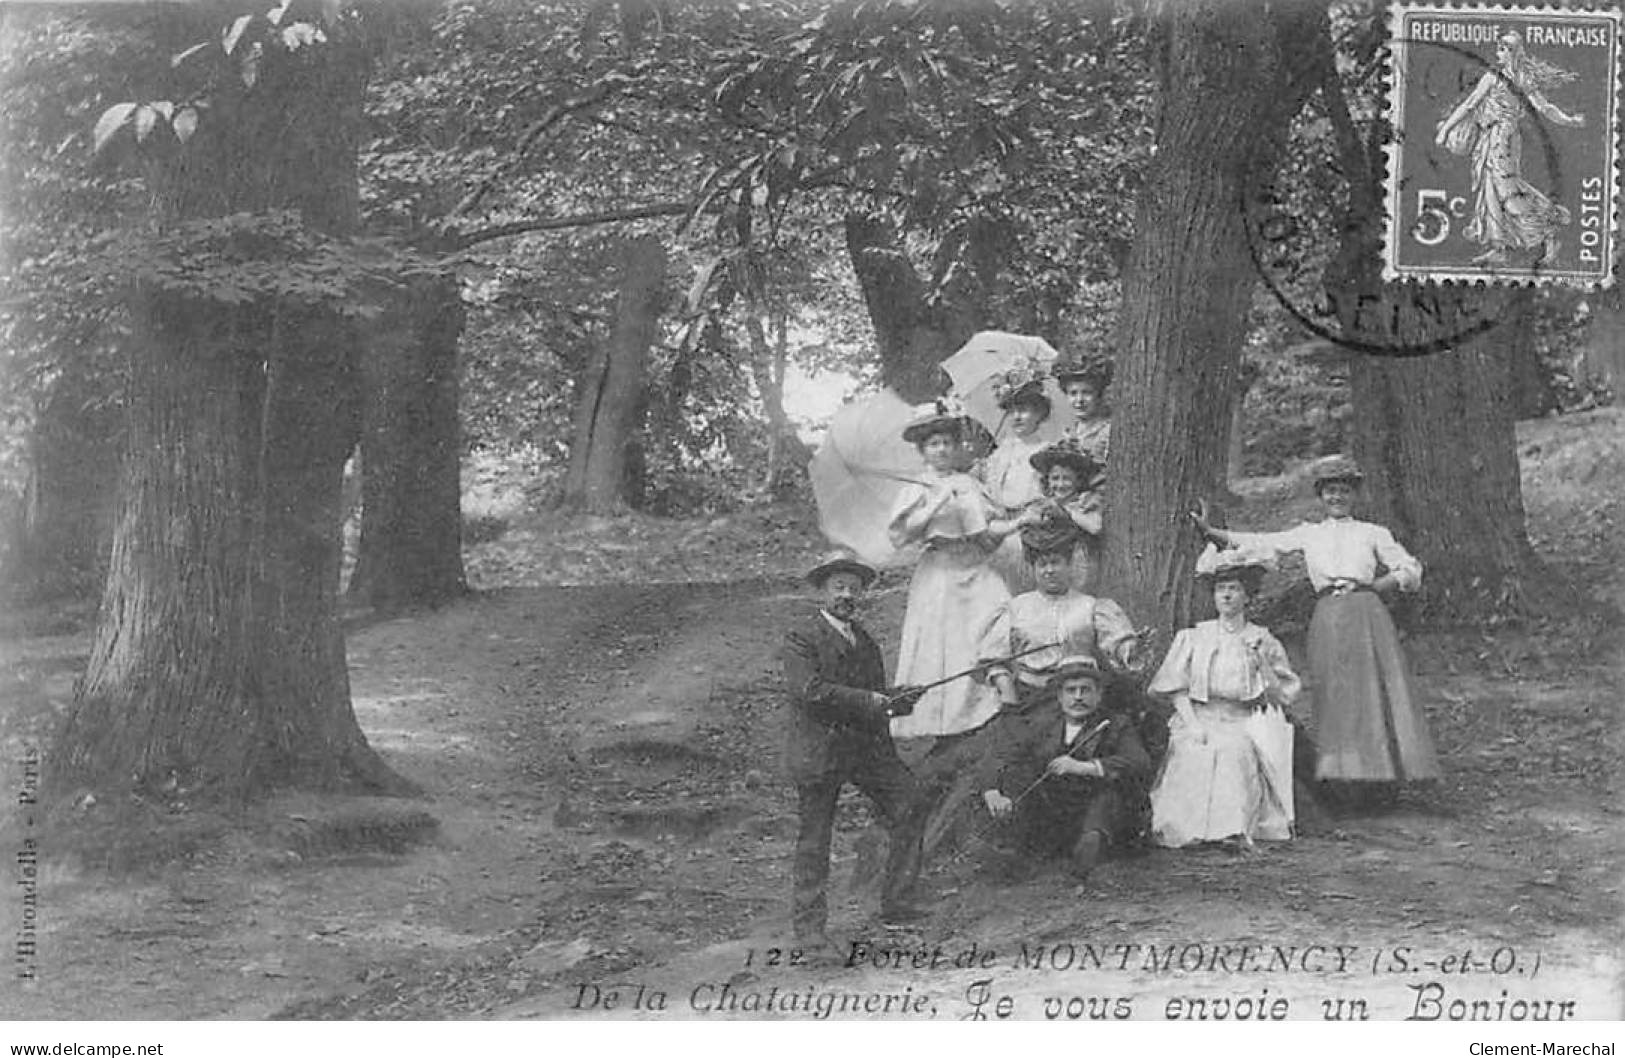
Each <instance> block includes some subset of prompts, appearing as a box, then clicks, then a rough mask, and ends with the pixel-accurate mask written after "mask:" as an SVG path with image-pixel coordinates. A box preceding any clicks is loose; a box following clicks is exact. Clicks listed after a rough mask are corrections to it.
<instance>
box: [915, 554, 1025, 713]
mask: <svg viewBox="0 0 1625 1058" xmlns="http://www.w3.org/2000/svg"><path fill="white" fill-rule="evenodd" d="M1009 597H1010V593H1009V592H1008V591H1007V590H1006V589H1005V586H1004V581H1003V580H1002V579H1000V577H999V575H998V574H997V573H995V572H994V571H993V567H992V566H990V565H989V564H988V552H987V551H986V550H985V549H983V548H982V547H981V546H980V545H978V544H975V543H972V542H970V541H952V542H950V541H939V542H937V543H934V544H932V545H931V546H930V547H929V548H927V549H926V552H925V554H924V556H922V557H921V559H920V564H919V565H918V566H916V567H915V568H914V579H913V580H912V581H910V582H909V586H908V609H907V610H906V611H905V612H904V614H903V635H902V642H901V644H900V646H899V647H898V651H897V675H896V681H897V683H898V684H900V685H909V684H912V685H915V686H918V685H920V684H924V683H934V682H935V681H937V680H940V679H942V678H943V677H944V676H948V675H951V674H953V673H955V672H959V671H962V670H964V669H967V668H970V667H971V666H972V665H974V664H976V652H977V645H978V644H977V634H978V632H979V631H980V630H981V627H982V625H983V624H985V623H986V622H987V619H988V618H989V617H991V616H992V614H993V611H994V610H996V609H998V607H999V605H1000V604H1001V603H1003V602H1004V601H1005V600H1006V599H1008V598H1009ZM998 711H999V696H998V692H997V691H995V690H994V689H993V688H992V687H990V686H988V685H987V684H986V683H983V682H982V681H980V680H977V679H973V678H971V677H965V678H964V679H958V680H954V681H953V682H952V683H947V684H944V685H943V686H941V687H935V688H933V689H931V690H930V691H927V692H926V694H925V697H923V698H921V699H920V701H919V704H917V705H916V706H915V707H914V712H913V713H912V714H910V715H909V716H900V717H897V718H896V719H894V720H892V722H891V731H892V736H893V737H894V738H916V737H919V736H923V735H930V736H940V735H957V734H959V733H960V732H962V731H970V730H972V729H973V728H978V727H981V726H982V725H983V724H984V723H986V722H987V721H988V720H989V719H990V718H991V717H992V716H993V714H995V713H997V712H998Z"/></svg>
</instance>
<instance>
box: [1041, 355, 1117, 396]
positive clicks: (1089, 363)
mask: <svg viewBox="0 0 1625 1058" xmlns="http://www.w3.org/2000/svg"><path fill="white" fill-rule="evenodd" d="M1050 373H1051V374H1053V375H1054V376H1055V381H1056V382H1059V383H1060V384H1061V385H1062V386H1065V385H1066V384H1067V383H1068V382H1073V381H1080V382H1087V383H1089V384H1090V385H1091V386H1093V387H1095V388H1096V389H1097V390H1098V389H1105V388H1106V387H1107V386H1109V385H1111V382H1112V362H1111V361H1110V360H1101V359H1093V358H1091V359H1082V358H1079V359H1076V360H1057V361H1056V362H1055V366H1054V367H1052V368H1050Z"/></svg>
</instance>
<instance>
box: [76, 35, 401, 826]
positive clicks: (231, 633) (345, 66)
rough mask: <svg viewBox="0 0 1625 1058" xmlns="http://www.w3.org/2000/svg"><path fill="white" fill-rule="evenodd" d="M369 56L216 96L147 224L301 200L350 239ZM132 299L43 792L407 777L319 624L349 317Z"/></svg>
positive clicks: (329, 610) (381, 787) (148, 295)
mask: <svg viewBox="0 0 1625 1058" xmlns="http://www.w3.org/2000/svg"><path fill="white" fill-rule="evenodd" d="M208 33H216V34H217V33H218V26H216V25H210V24H205V26H200V27H198V28H197V34H198V36H199V37H206V35H207V34H208ZM365 70H366V64H365V62H364V61H363V59H362V57H361V56H360V55H358V54H354V53H352V52H350V51H349V50H348V49H347V48H345V47H343V46H340V45H337V44H335V45H331V46H329V47H328V48H326V49H324V50H322V51H321V52H320V58H319V59H318V58H317V57H316V53H314V52H310V53H307V54H306V56H305V57H304V58H303V60H302V61H300V62H298V63H292V62H289V63H286V64H284V63H279V62H275V61H269V57H268V61H266V62H265V63H263V64H262V67H261V70H260V77H259V82H258V84H257V85H256V87H255V90H254V92H253V93H248V94H244V95H239V96H236V97H227V96H220V97H218V98H217V99H216V101H215V106H214V107H212V108H211V112H210V114H209V115H208V117H207V118H206V119H205V121H204V122H203V123H202V124H200V126H199V128H198V130H197V133H196V135H195V136H194V137H193V138H192V140H191V141H190V142H189V143H188V144H187V145H186V149H185V150H184V151H181V152H179V153H178V154H176V155H175V156H174V157H173V159H172V160H171V161H169V162H167V163H164V164H161V165H160V166H157V167H155V169H156V171H155V175H154V178H153V181H154V190H155V203H156V208H157V209H158V210H159V211H160V217H161V218H162V219H163V220H165V221H170V220H176V219H182V220H184V219H192V218H202V217H212V216H219V215H222V214H226V213H239V212H249V213H253V212H258V211H263V210H268V209H279V208H280V209H296V210H298V211H300V212H301V213H302V214H303V216H304V219H305V221H306V223H307V224H309V225H311V226H312V227H314V228H317V229H320V230H323V231H326V232H329V233H343V232H348V231H353V230H355V224H356V187H357V185H356V173H355V150H356V131H357V129H358V128H359V123H360V106H361V98H362V90H363V87H364V84H365V79H366V75H365ZM132 310H133V315H134V320H135V335H134V338H133V340H132V342H131V351H130V393H131V396H130V412H129V421H128V435H127V436H128V438H129V448H128V452H127V455H126V457H125V459H124V463H123V468H122V475H121V480H120V485H119V498H118V516H117V522H116V525H115V528H114V534H113V545H112V553H111V559H110V569H109V575H108V580H107V587H106V590H105V593H104V595H103V599H102V607H101V613H100V617H99V620H98V623H97V628H96V632H95V636H94V639H93V643H92V647H91V654H90V661H89V666H88V668H87V670H86V673H85V677H84V679H83V681H82V684H81V686H80V689H79V692H78V694H77V696H76V698H75V701H74V705H73V708H72V709H71V711H70V714H69V716H68V718H67V721H66V722H65V724H64V727H63V729H62V731H61V733H60V735H59V737H58V740H57V742H56V744H55V747H54V750H53V753H52V755H51V759H50V761H49V762H48V769H49V770H48V772H47V777H46V781H47V783H48V784H50V786H51V787H53V788H55V789H56V790H57V791H58V792H59V793H71V792H75V791H78V790H82V789H90V790H94V791H96V792H98V793H99V794H102V795H106V794H108V793H116V792H117V791H120V790H125V789H131V788H137V789H141V790H144V791H146V792H147V793H148V794H149V796H150V795H157V796H163V797H170V798H182V797H184V798H186V799H187V800H189V801H190V800H198V799H205V800H213V801H236V800H240V799H243V798H246V797H249V796H252V795H254V794H256V793H259V792H262V791H265V790H267V789H270V788H275V787H281V786H289V785H293V786H302V787H308V788H318V789H338V788H343V789H365V790H373V791H385V792H391V791H404V790H405V789H406V788H407V787H406V784H405V783H404V782H403V781H402V780H400V779H399V778H398V777H397V776H395V775H394V773H393V772H391V771H390V770H389V769H388V768H387V767H386V766H385V765H384V764H383V762H382V761H381V760H380V759H379V758H378V757H377V756H376V755H375V753H374V752H373V751H372V749H371V748H370V747H369V746H368V745H367V741H366V739H365V737H364V736H363V735H362V732H361V729H360V727H359V725H358V724H357V722H356V719H355V714H354V712H353V710H352V707H351V702H350V690H349V676H348V672H347V670H346V666H345V657H344V641H343V636H342V632H341V630H340V627H339V624H338V621H337V619H336V605H337V594H338V574H339V561H340V548H339V519H340V508H341V500H340V479H341V474H342V468H343V464H344V460H345V458H346V456H347V455H348V454H349V452H350V451H351V450H352V449H353V448H354V447H355V444H356V442H357V440H358V435H359V432H360V429H359V428H360V401H359V384H358V382H359V380H358V375H359V362H358V360H359V355H358V341H359V340H358V335H357V333H356V328H355V326H354V324H353V323H352V322H350V321H348V320H346V319H344V318H342V317H340V316H337V315H335V314H332V313H330V312H327V311H325V310H316V309H311V308H308V307H302V306H299V305H297V304H293V303H289V302H286V301H278V302H275V303H266V302H260V303H255V304H248V305H234V304H228V303H225V302H220V301H214V300H203V299H201V298H198V297H195V296H191V295H183V294H178V293H174V292H167V291H162V290H157V289H150V288H148V289H143V290H140V291H138V293H137V295H136V297H135V298H134V301H133V304H132ZM104 799H105V796H104Z"/></svg>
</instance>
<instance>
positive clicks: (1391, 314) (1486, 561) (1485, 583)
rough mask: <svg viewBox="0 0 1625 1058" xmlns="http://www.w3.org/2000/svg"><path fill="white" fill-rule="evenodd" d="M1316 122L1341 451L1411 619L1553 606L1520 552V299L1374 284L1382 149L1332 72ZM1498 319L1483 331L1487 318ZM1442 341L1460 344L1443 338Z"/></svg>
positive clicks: (1534, 560)
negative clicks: (1335, 163)
mask: <svg viewBox="0 0 1625 1058" xmlns="http://www.w3.org/2000/svg"><path fill="white" fill-rule="evenodd" d="M1322 72H1323V74H1324V75H1325V79H1324V82H1323V83H1324V85H1325V86H1326V87H1325V97H1326V100H1327V106H1328V113H1329V114H1330V115H1331V118H1332V124H1333V127H1334V129H1335V130H1336V133H1337V136H1338V143H1339V152H1340V154H1341V157H1342V160H1343V168H1344V172H1345V173H1346V174H1347V177H1348V180H1349V194H1348V207H1347V212H1346V214H1345V216H1344V218H1343V223H1342V224H1341V231H1342V241H1341V245H1340V246H1339V248H1338V253H1337V256H1336V258H1335V259H1334V261H1333V266H1332V268H1331V269H1330V271H1329V272H1328V275H1327V284H1326V285H1327V294H1328V296H1329V298H1330V301H1331V304H1332V306H1333V308H1334V309H1335V311H1336V313H1337V319H1338V326H1339V327H1340V329H1341V331H1342V334H1343V336H1344V337H1345V338H1346V339H1348V340H1350V341H1351V342H1352V343H1353V344H1354V345H1355V346H1356V347H1358V348H1367V349H1376V350H1383V349H1388V350H1395V351H1404V350H1417V349H1424V348H1429V347H1435V346H1447V348H1443V349H1441V350H1440V351H1437V352H1428V353H1422V354H1421V355H1383V354H1381V353H1380V352H1378V353H1365V354H1362V353H1358V352H1356V353H1354V354H1353V355H1352V358H1351V369H1350V389H1351V395H1352V403H1353V412H1354V414H1353V421H1352V424H1351V427H1352V434H1353V448H1354V455H1355V458H1356V459H1357V460H1358V461H1359V463H1360V465H1361V467H1362V468H1363V469H1364V470H1365V472H1366V475H1367V478H1366V485H1365V489H1364V492H1365V496H1364V498H1363V504H1364V506H1365V513H1366V514H1367V516H1368V517H1371V518H1372V519H1373V520H1375V521H1379V522H1381V523H1383V524H1385V525H1386V526H1388V527H1389V528H1390V529H1391V530H1392V531H1393V532H1394V534H1395V536H1396V537H1397V538H1398V539H1399V540H1400V542H1401V543H1403V544H1405V545H1406V546H1407V547H1408V548H1410V549H1411V550H1412V551H1413V552H1414V553H1415V554H1416V556H1417V557H1418V558H1419V559H1420V560H1421V561H1422V565H1423V567H1424V569H1425V571H1426V572H1425V573H1424V576H1423V595H1422V604H1423V611H1424V613H1425V614H1426V615H1429V616H1432V617H1434V618H1443V619H1447V620H1451V621H1475V620H1480V619H1485V618H1494V617H1504V616H1508V615H1510V614H1513V613H1525V612H1530V611H1543V610H1547V609H1550V608H1553V607H1558V608H1560V607H1561V606H1562V599H1563V597H1564V594H1565V593H1564V591H1563V589H1562V587H1561V586H1560V585H1559V584H1558V583H1557V582H1556V581H1555V580H1554V578H1553V577H1552V576H1551V575H1550V574H1549V573H1547V571H1546V570H1545V569H1544V568H1543V564H1542V563H1541V562H1540V560H1539V558H1538V557H1537V556H1536V555H1535V552H1534V549H1533V548H1532V547H1531V546H1530V544H1529V538H1528V534H1527V531H1526V529H1525V524H1524V507H1523V487H1522V483H1521V480H1520V477H1519V469H1518V452H1517V435H1516V431H1515V429H1514V424H1515V420H1516V418H1517V411H1516V403H1515V399H1514V393H1515V390H1514V377H1513V375H1514V358H1515V356H1532V355H1533V354H1532V353H1531V352H1530V351H1529V347H1530V346H1531V345H1532V344H1533V340H1534V334H1533V326H1532V322H1531V318H1530V313H1529V302H1530V295H1529V294H1528V293H1526V292H1522V291H1511V290H1507V289H1505V288H1493V287H1492V288H1464V287H1462V286H1460V285H1456V286H1449V287H1445V286H1439V287H1433V288H1427V289H1426V293H1425V297H1424V296H1422V294H1421V293H1420V291H1419V288H1417V287H1414V286H1409V285H1401V284H1392V283H1383V282H1382V281H1381V257H1380V253H1381V226H1382V224H1383V214H1382V205H1381V191H1380V188H1381V186H1382V183H1381V180H1382V172H1383V163H1382V145H1381V143H1380V141H1377V140H1376V139H1375V137H1376V136H1378V135H1380V130H1378V131H1377V132H1374V133H1373V142H1371V143H1364V142H1362V141H1361V139H1360V137H1359V135H1358V134H1357V132H1356V130H1355V127H1354V124H1353V121H1352V120H1351V118H1350V117H1349V112H1348V108H1347V105H1346V103H1345V101H1344V100H1343V98H1342V95H1341V89H1340V88H1338V87H1336V78H1335V75H1334V74H1333V73H1332V72H1331V70H1330V68H1329V67H1326V68H1323V71H1322ZM1497 320H1498V321H1501V322H1500V323H1499V325H1497V326H1493V327H1488V328H1487V329H1486V327H1485V325H1484V324H1485V322H1486V321H1497ZM1452 334H1455V335H1461V336H1462V337H1453V336H1452Z"/></svg>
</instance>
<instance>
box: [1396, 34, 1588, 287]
mask: <svg viewBox="0 0 1625 1058" xmlns="http://www.w3.org/2000/svg"><path fill="white" fill-rule="evenodd" d="M1390 30H1391V33H1392V35H1391V38H1390V39H1391V41H1392V46H1391V48H1390V50H1389V69H1388V74H1389V77H1388V91H1389V93H1390V94H1389V98H1388V113H1389V117H1390V119H1391V122H1392V126H1393V130H1394V139H1393V142H1392V144H1391V145H1390V146H1389V148H1388V168H1387V182H1386V186H1385V188H1384V191H1385V194H1386V198H1387V208H1388V223H1387V228H1386V231H1385V237H1384V245H1383V275H1384V278H1386V279H1390V280H1393V279H1399V280H1416V281H1441V280H1454V281H1468V282H1473V281H1482V282H1489V283H1504V284H1540V283H1563V284H1569V285H1573V286H1582V287H1594V286H1605V285H1608V284H1610V283H1612V281H1613V278H1614V264H1615V257H1616V240H1617V239H1618V219H1619V218H1618V215H1617V207H1618V202H1619V170H1618V163H1619V158H1618V155H1619V120H1618V115H1619V99H1620V90H1619V85H1620V65H1619V63H1620V55H1619V52H1620V12H1619V10H1618V9H1613V10H1581V9H1573V8H1569V9H1559V8H1554V7H1542V6H1535V5H1521V6H1503V5H1495V4H1459V5H1456V4H1452V5H1445V4H1401V5H1398V6H1396V7H1395V8H1394V9H1393V11H1392V13H1391V16H1390Z"/></svg>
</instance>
